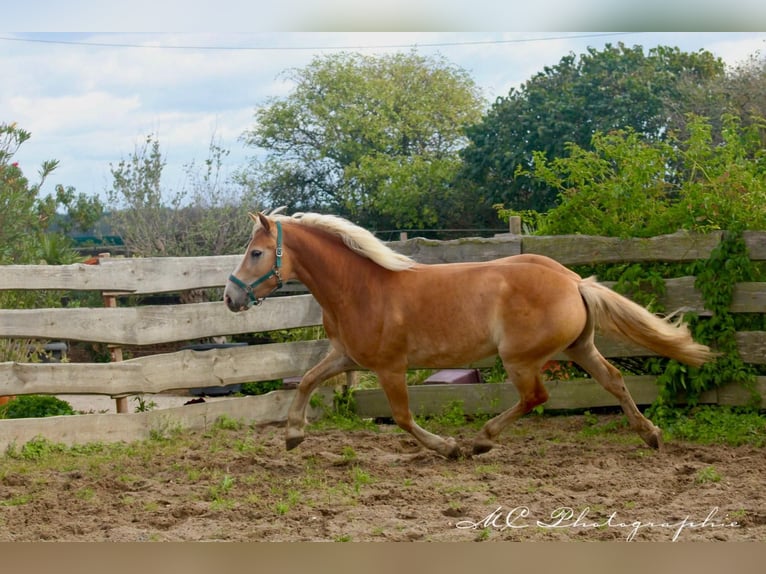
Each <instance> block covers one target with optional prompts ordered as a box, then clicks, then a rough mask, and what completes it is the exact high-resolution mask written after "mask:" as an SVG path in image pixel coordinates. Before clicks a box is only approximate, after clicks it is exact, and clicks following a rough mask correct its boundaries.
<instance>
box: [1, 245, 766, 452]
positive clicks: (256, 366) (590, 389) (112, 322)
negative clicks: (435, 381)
mask: <svg viewBox="0 0 766 574" xmlns="http://www.w3.org/2000/svg"><path fill="white" fill-rule="evenodd" d="M720 240H721V234H720V233H712V234H708V235H695V234H688V233H676V234H673V235H666V236H660V237H654V238H650V239H615V238H604V237H587V236H556V237H536V236H521V235H511V234H508V235H505V236H497V237H495V238H492V239H486V238H468V239H458V240H451V241H434V240H426V239H422V238H415V239H410V240H406V241H398V242H392V243H390V244H389V245H391V247H393V248H394V249H396V250H397V251H400V252H402V253H406V254H407V255H410V256H412V257H413V258H414V259H416V260H418V261H420V262H423V263H437V262H439V263H441V262H456V261H482V260H490V259H494V258H497V257H504V256H508V255H514V254H518V253H537V254H543V255H548V256H550V257H553V258H555V259H557V260H558V261H560V262H561V263H563V264H565V265H577V264H596V263H614V262H623V261H631V262H649V261H666V262H684V261H692V260H696V259H705V258H707V257H708V256H709V254H710V252H711V251H712V249H714V248H715V246H716V245H718V243H719V242H720ZM745 242H746V244H747V247H748V250H749V256H750V258H751V259H752V260H755V261H763V260H766V233H761V232H751V233H746V234H745ZM240 257H241V256H240V255H234V256H221V257H191V258H146V259H118V258H114V259H112V258H104V259H102V260H100V262H99V264H98V265H84V264H75V265H65V266H46V265H8V266H3V267H1V268H0V290H10V289H24V290H37V289H60V290H74V291H97V292H100V293H101V294H102V295H103V300H104V305H105V306H104V307H101V308H61V309H11V310H8V309H2V310H0V337H1V338H35V339H44V340H51V339H54V340H66V341H90V342H98V343H106V344H108V345H110V348H112V358H113V361H112V362H110V363H67V362H62V363H13V362H6V363H0V395H23V394H56V395H66V394H101V395H108V396H111V397H115V398H116V399H117V400H118V411H122V412H127V408H126V405H127V402H126V399H125V397H128V396H130V395H140V394H145V393H160V392H163V391H171V390H177V389H189V388H198V387H213V386H226V385H231V384H236V383H243V382H250V381H260V380H273V379H279V378H287V377H294V376H299V375H302V374H303V373H304V372H305V371H306V370H307V369H308V368H310V367H311V366H312V365H314V364H315V363H316V362H318V361H319V360H320V358H321V357H322V356H323V354H324V353H325V352H326V350H327V346H328V343H327V341H324V340H321V341H306V342H295V343H279V344H265V345H251V346H244V347H231V348H219V349H213V350H207V351H194V350H183V351H178V352H173V353H164V354H157V355H150V356H145V357H140V358H135V359H129V360H120V359H121V353H120V348H121V346H123V345H141V346H145V345H155V344H161V343H168V342H175V341H189V340H194V339H201V338H208V337H214V336H225V335H235V334H243V333H258V332H265V331H272V330H277V329H288V328H294V327H307V326H314V325H319V324H321V310H320V308H319V306H318V305H317V303H316V301H315V300H314V299H313V297H312V296H311V295H308V294H298V295H289V296H282V297H273V298H270V299H268V300H266V301H265V302H264V303H263V305H261V306H260V307H258V308H257V309H254V310H250V311H249V312H245V313H237V314H235V313H230V312H229V311H228V310H226V309H225V307H224V305H223V303H221V302H211V303H190V304H183V305H147V306H137V307H125V306H122V307H121V306H119V304H118V301H119V297H121V296H125V295H141V294H156V293H168V292H179V291H186V290H190V289H203V288H213V287H220V286H221V285H222V284H223V283H224V282H225V278H226V277H227V276H228V274H229V273H230V272H231V270H232V269H233V268H234V267H235V266H236V264H237V262H238V261H239V259H240ZM663 303H664V305H665V307H666V308H667V309H677V308H681V307H685V308H688V309H690V310H694V311H697V312H700V313H704V312H705V309H704V304H703V300H702V296H701V294H700V293H699V292H698V291H697V290H696V289H695V288H694V278H693V277H683V278H678V279H671V280H668V281H667V282H666V295H665V297H664V300H663ZM731 310H732V312H737V313H764V312H766V283H742V284H738V285H737V286H736V288H735V291H734V301H733V303H732V306H731ZM737 342H738V345H739V350H740V354H741V356H742V357H743V359H744V360H745V362H748V363H753V364H763V363H766V333H765V332H760V331H758V332H740V333H738V334H737ZM598 346H599V349H600V350H601V351H602V352H603V354H604V355H605V356H607V357H631V356H646V355H650V354H651V353H650V352H649V351H647V350H645V349H643V348H639V347H635V346H632V345H629V344H625V343H623V342H621V341H615V340H613V339H600V340H599V341H598ZM560 358H562V359H563V358H564V357H563V356H562V357H560ZM491 363H492V361H488V362H484V363H483V364H478V365H470V366H472V367H478V366H488V365H489V364H491ZM626 383H627V385H628V387H629V388H630V390H631V392H632V393H633V396H634V398H635V399H636V402H638V403H639V404H649V403H651V402H652V401H653V400H654V399H655V398H656V396H657V391H656V387H655V385H654V379H653V378H652V377H646V376H643V377H626ZM547 385H548V388H549V391H550V400H549V402H548V403H547V404H546V407H548V408H553V409H558V408H593V407H599V406H609V405H615V404H616V401H615V400H614V398H613V397H612V396H611V395H610V394H608V393H607V392H606V391H604V390H603V389H602V388H601V387H600V386H599V385H597V384H596V383H595V382H593V381H591V380H580V381H566V382H563V381H551V382H549V383H547ZM410 391H411V403H412V406H413V411H414V412H416V413H418V414H432V413H438V412H439V411H440V410H441V409H443V408H444V406H445V405H446V404H447V403H449V402H450V401H454V400H460V401H462V402H463V404H464V409H465V410H466V412H472V411H473V412H477V411H478V412H485V413H494V412H499V411H500V410H502V409H505V408H507V407H508V406H510V405H511V404H512V403H513V402H515V400H516V397H517V395H516V393H515V390H514V389H513V387H512V385H510V384H478V385H421V386H413V387H411V389H410ZM758 391H759V392H760V394H761V396H764V391H766V377H762V378H759V380H758ZM293 392H294V391H274V392H272V393H269V394H268V395H263V396H258V397H242V398H234V399H231V400H225V401H219V402H215V403H206V404H199V405H189V406H184V407H180V408H175V409H162V410H161V411H153V412H148V413H135V414H118V415H114V414H111V415H110V414H94V415H87V416H76V417H52V418H50V419H17V420H3V421H0V448H5V447H6V446H7V445H9V444H12V443H16V444H22V443H24V442H26V441H27V440H30V439H31V438H33V437H35V436H37V435H42V436H45V437H47V438H51V439H52V440H57V441H60V442H88V441H94V440H130V439H136V438H143V437H145V436H148V435H149V434H150V433H151V432H152V431H153V430H157V429H158V428H159V429H162V428H166V427H168V426H181V427H188V428H205V427H207V426H209V425H210V424H212V423H213V422H214V421H215V419H216V418H217V417H218V416H220V415H221V414H227V415H228V416H233V417H236V418H241V419H244V420H248V421H255V422H275V421H281V420H284V418H285V414H286V408H287V405H288V403H289V400H290V397H291V395H292V393H293ZM322 392H324V393H325V394H327V391H322ZM750 396H751V395H750V393H749V392H748V391H746V390H745V389H743V388H740V387H739V386H737V385H731V384H730V385H725V386H723V387H721V388H719V389H717V390H714V391H710V392H708V393H706V395H705V396H703V398H702V400H703V402H710V403H719V404H733V405H737V404H744V403H745V402H747V401H748V400H749V399H750ZM355 398H356V404H357V411H358V413H359V414H360V415H362V416H365V417H378V416H388V414H389V410H388V405H387V403H386V401H385V397H384V395H383V394H382V392H381V391H380V390H378V389H375V390H358V391H356V393H355ZM314 414H315V415H316V414H318V411H317V412H315V413H314Z"/></svg>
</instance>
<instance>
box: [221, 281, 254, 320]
mask: <svg viewBox="0 0 766 574" xmlns="http://www.w3.org/2000/svg"><path fill="white" fill-rule="evenodd" d="M223 302H224V303H226V307H228V309H229V311H232V312H234V313H238V312H240V311H247V309H248V303H249V301H248V298H247V293H245V292H244V291H242V290H241V289H238V288H237V287H236V286H235V285H232V284H231V283H228V284H227V285H226V289H224V291H223Z"/></svg>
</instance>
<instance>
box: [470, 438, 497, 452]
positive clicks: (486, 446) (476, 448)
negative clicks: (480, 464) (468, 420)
mask: <svg viewBox="0 0 766 574" xmlns="http://www.w3.org/2000/svg"><path fill="white" fill-rule="evenodd" d="M494 446H495V445H494V443H493V442H492V441H491V440H476V441H474V443H473V454H484V453H485V452H489V451H491V450H492V448H493V447H494Z"/></svg>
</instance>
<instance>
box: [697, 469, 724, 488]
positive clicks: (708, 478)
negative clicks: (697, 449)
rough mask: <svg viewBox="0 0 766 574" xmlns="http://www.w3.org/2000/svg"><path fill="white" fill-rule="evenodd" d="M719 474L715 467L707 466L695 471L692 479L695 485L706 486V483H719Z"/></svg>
mask: <svg viewBox="0 0 766 574" xmlns="http://www.w3.org/2000/svg"><path fill="white" fill-rule="evenodd" d="M721 478H723V477H722V476H721V473H720V472H718V471H717V470H716V469H715V467H713V466H707V467H705V468H703V469H701V470H699V471H697V474H696V476H695V477H694V483H695V484H707V483H708V482H721Z"/></svg>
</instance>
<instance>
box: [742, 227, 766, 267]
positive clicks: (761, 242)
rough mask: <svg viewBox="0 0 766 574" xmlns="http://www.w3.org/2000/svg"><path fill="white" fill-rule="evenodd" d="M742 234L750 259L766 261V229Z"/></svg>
mask: <svg viewBox="0 0 766 574" xmlns="http://www.w3.org/2000/svg"><path fill="white" fill-rule="evenodd" d="M742 236H743V239H744V240H745V245H746V246H747V252H748V256H749V257H750V259H752V260H753V261H766V231H745V232H744V233H743V234H742Z"/></svg>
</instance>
